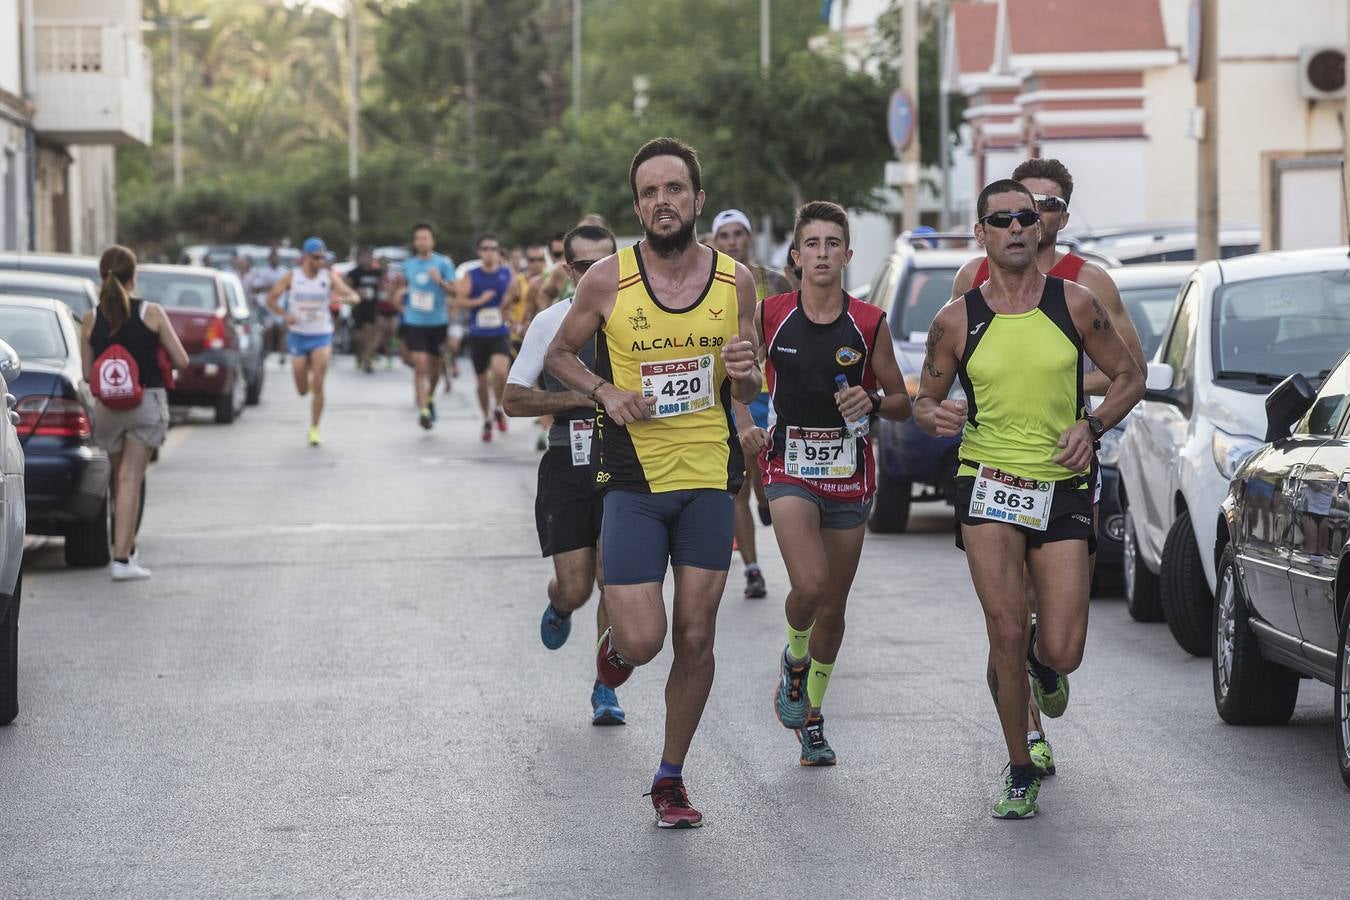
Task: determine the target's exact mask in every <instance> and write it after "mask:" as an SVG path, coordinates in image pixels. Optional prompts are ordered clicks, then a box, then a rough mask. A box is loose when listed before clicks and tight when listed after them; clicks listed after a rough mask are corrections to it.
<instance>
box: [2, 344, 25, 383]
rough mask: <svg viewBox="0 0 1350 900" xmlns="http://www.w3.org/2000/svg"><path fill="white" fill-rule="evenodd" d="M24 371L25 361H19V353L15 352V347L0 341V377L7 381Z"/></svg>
mask: <svg viewBox="0 0 1350 900" xmlns="http://www.w3.org/2000/svg"><path fill="white" fill-rule="evenodd" d="M22 372H23V363H21V362H20V361H19V354H17V353H15V352H14V348H13V347H11V346H10V345H9V344H6V343H5V342H4V341H0V378H4V379H5V383H6V384H8V383H9V382H11V381H13V380H14V379H16V378H18V377H19V375H20V374H21V373H22Z"/></svg>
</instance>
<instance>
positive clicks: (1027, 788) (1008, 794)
mask: <svg viewBox="0 0 1350 900" xmlns="http://www.w3.org/2000/svg"><path fill="white" fill-rule="evenodd" d="M1040 792H1041V776H1040V775H1039V774H1033V775H1032V776H1030V777H1029V778H1028V777H1026V776H1022V777H1020V778H1019V777H1016V776H1015V775H1014V773H1013V771H1012V767H1011V766H1010V767H1009V768H1008V774H1007V776H1006V777H1005V778H1004V779H1003V793H1002V794H1000V795H999V798H998V799H997V800H995V801H994V818H995V819H1030V818H1034V817H1035V815H1036V812H1037V807H1036V797H1037V795H1038V794H1040Z"/></svg>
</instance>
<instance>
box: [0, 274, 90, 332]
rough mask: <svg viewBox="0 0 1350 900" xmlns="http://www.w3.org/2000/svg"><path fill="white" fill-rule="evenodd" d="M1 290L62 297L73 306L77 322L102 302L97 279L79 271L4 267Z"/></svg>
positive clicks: (0, 284) (33, 295)
mask: <svg viewBox="0 0 1350 900" xmlns="http://www.w3.org/2000/svg"><path fill="white" fill-rule="evenodd" d="M0 294H20V295H22V296H25V297H50V298H52V299H53V300H60V301H61V302H62V303H64V304H65V305H66V306H69V307H70V311H71V312H72V313H74V314H75V321H76V322H80V321H83V319H84V314H85V313H87V312H89V310H91V309H93V308H94V307H95V306H97V305H98V294H97V293H96V292H95V291H94V285H93V282H91V281H89V280H88V279H86V278H83V277H80V276H77V275H53V274H52V273H50V272H22V271H15V270H5V269H0Z"/></svg>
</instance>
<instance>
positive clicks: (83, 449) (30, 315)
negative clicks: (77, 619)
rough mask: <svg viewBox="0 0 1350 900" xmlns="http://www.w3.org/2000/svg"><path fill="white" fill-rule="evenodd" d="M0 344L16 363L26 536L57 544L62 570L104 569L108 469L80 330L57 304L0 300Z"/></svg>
mask: <svg viewBox="0 0 1350 900" xmlns="http://www.w3.org/2000/svg"><path fill="white" fill-rule="evenodd" d="M0 340H4V341H5V342H6V343H8V344H9V345H10V346H11V347H13V348H14V351H15V352H16V353H18V355H19V358H20V359H21V360H22V361H23V369H22V372H21V373H20V374H19V376H18V377H17V378H16V379H14V380H13V381H11V382H10V384H9V392H10V393H11V394H13V395H14V397H15V398H16V400H17V402H16V403H15V405H14V412H15V413H17V414H18V419H19V421H18V435H19V442H20V443H21V444H22V446H23V452H24V474H23V480H24V488H25V490H26V493H27V508H28V533H29V534H44V535H61V536H63V537H65V539H66V541H65V558H66V564H67V565H72V566H104V565H107V564H108V560H109V559H110V557H111V550H112V547H111V541H110V530H111V529H110V519H109V509H110V502H109V489H108V478H109V474H110V471H111V468H110V465H109V462H108V454H107V453H106V452H104V451H103V450H102V449H101V448H99V447H97V446H95V445H94V439H93V434H92V424H93V407H94V399H93V395H92V394H91V393H90V391H89V385H88V383H86V382H85V380H84V371H83V366H82V365H81V357H80V326H79V324H78V323H76V321H75V317H74V315H73V314H72V313H71V312H70V309H69V307H67V306H66V305H65V304H64V303H62V302H60V301H59V300H49V299H45V298H30V297H9V296H0Z"/></svg>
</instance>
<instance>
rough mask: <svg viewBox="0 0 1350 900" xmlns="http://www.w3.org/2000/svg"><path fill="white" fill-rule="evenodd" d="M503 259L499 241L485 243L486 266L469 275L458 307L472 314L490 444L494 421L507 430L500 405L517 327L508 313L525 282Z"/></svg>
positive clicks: (460, 285)
mask: <svg viewBox="0 0 1350 900" xmlns="http://www.w3.org/2000/svg"><path fill="white" fill-rule="evenodd" d="M501 253H502V245H501V243H500V242H499V241H498V240H497V236H496V235H493V234H485V235H483V236H482V237H480V238H479V239H478V258H479V260H481V261H482V263H483V265H482V266H481V267H479V268H477V269H473V270H471V271H469V272H466V273H464V275H463V276H461V277H460V279H459V281H458V282H457V284H456V293H457V295H458V299H457V301H456V306H459V307H460V308H462V309H467V310H468V311H469V355H470V356H471V357H472V358H473V371H474V374H475V375H477V376H478V406H479V407H480V408H481V409H482V410H483V440H484V441H490V440H492V423H493V421H494V420H495V421H496V423H497V429H498V430H499V431H505V430H506V413H505V412H503V411H502V408H501V406H500V405H499V404H500V403H501V401H502V394H503V393H505V391H506V374H507V371H508V370H509V369H510V366H511V325H510V323H509V322H507V321H506V317H505V315H504V314H503V310H504V309H505V308H507V307H509V306H510V305H511V304H512V303H514V302H515V300H516V295H517V294H518V293H519V292H520V282H519V280H518V279H517V278H516V277H515V275H514V274H513V273H512V272H511V269H510V267H509V266H507V265H504V264H503V262H502V256H501ZM489 373H490V374H491V379H490V380H491V384H489ZM489 389H490V390H489Z"/></svg>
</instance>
